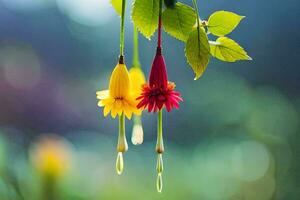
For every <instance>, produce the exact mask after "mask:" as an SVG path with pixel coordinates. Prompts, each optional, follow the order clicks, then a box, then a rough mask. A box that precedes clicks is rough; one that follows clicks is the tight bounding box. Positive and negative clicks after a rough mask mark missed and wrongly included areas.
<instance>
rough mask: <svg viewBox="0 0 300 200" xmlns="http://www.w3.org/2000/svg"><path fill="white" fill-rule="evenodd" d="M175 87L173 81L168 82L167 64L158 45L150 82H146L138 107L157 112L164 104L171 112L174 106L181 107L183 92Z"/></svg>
mask: <svg viewBox="0 0 300 200" xmlns="http://www.w3.org/2000/svg"><path fill="white" fill-rule="evenodd" d="M174 89H175V84H174V83H173V82H168V75H167V70H166V64H165V60H164V57H163V55H162V54H161V48H160V47H158V48H157V51H156V55H155V58H154V61H153V64H152V68H151V73H150V78H149V84H144V85H143V88H142V93H141V95H140V96H139V97H138V98H137V100H139V104H138V105H137V107H138V108H144V109H145V108H148V112H157V111H158V110H161V109H162V108H163V107H164V106H165V107H166V109H167V111H168V112H170V111H171V110H172V109H173V108H179V102H180V101H183V100H182V98H181V94H180V93H179V92H177V91H175V90H174Z"/></svg>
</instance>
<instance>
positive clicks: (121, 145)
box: [117, 113, 128, 152]
mask: <svg viewBox="0 0 300 200" xmlns="http://www.w3.org/2000/svg"><path fill="white" fill-rule="evenodd" d="M127 149H128V145H127V140H126V133H125V115H124V113H122V114H121V115H120V117H119V138H118V146H117V151H118V152H125V151H127Z"/></svg>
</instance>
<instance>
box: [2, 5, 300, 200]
mask: <svg viewBox="0 0 300 200" xmlns="http://www.w3.org/2000/svg"><path fill="white" fill-rule="evenodd" d="M183 2H186V3H187V4H189V5H191V1H183ZM128 3H130V2H128ZM198 4H199V9H200V15H201V17H202V18H204V19H205V18H207V17H208V16H209V15H210V14H211V13H212V12H213V11H216V10H228V11H233V12H236V13H238V14H241V15H245V16H247V17H246V18H245V19H244V20H243V21H242V23H241V24H240V26H239V27H238V28H237V29H236V30H235V31H234V33H232V34H231V35H230V37H232V38H234V39H235V40H236V41H237V42H239V43H240V44H241V45H242V46H243V47H244V48H245V49H246V50H247V51H248V53H249V55H250V56H251V57H252V58H253V61H251V62H237V63H222V62H220V61H217V60H212V61H211V63H210V64H209V66H208V68H207V70H206V72H205V74H204V75H203V77H201V78H200V79H199V80H197V81H194V80H193V76H194V75H193V72H192V70H191V68H190V67H189V66H188V64H187V63H186V61H185V58H184V51H183V49H184V44H183V43H181V42H180V41H177V40H175V39H173V38H171V37H170V36H168V35H167V34H163V39H164V42H163V46H164V49H163V51H164V54H165V58H166V63H167V67H168V72H169V79H170V80H171V81H174V82H176V85H177V89H178V90H179V91H180V92H181V93H182V96H183V98H184V102H183V103H182V104H181V108H180V110H175V111H172V112H171V113H167V112H164V141H165V148H166V149H165V154H164V173H163V192H162V193H161V194H158V193H157V192H156V186H155V181H156V171H155V165H156V154H155V140H156V116H155V115H152V114H148V113H147V112H144V114H143V125H144V133H145V138H144V143H143V145H141V146H134V145H132V144H131V143H129V151H128V152H126V154H125V155H124V161H125V169H124V173H123V174H122V176H118V175H117V174H116V172H115V159H116V150H115V147H116V143H117V132H118V127H117V125H118V122H117V120H112V119H111V118H110V117H108V118H104V117H103V116H102V110H101V109H99V108H98V107H97V100H96V98H95V92H96V91H97V90H101V89H106V88H107V87H108V79H109V75H110V73H111V70H112V69H113V67H114V66H115V64H116V62H117V58H118V50H119V48H118V47H119V46H118V45H119V44H118V43H119V36H118V35H119V17H118V16H117V14H116V13H114V11H113V9H112V8H111V6H110V5H109V2H108V0H86V1H83V0H76V1H70V0H56V1H55V0H23V1H22V0H0V135H1V137H0V199H1V200H19V199H26V200H35V199H36V200H41V199H43V200H44V199H45V200H47V199H51V198H52V200H53V197H51V195H50V194H49V195H47V191H46V190H45V188H44V187H45V185H44V183H45V182H44V180H43V177H41V175H40V173H38V171H37V170H36V169H35V167H34V166H33V165H32V162H30V149H31V147H32V145H34V144H36V143H37V141H38V137H39V136H41V135H47V134H52V135H53V134H54V135H58V136H59V137H60V138H61V140H62V141H64V144H65V145H66V148H68V151H69V152H70V160H69V164H70V168H69V169H68V170H66V172H65V173H63V174H62V175H61V176H59V177H58V178H57V180H56V182H55V184H54V185H55V195H56V196H55V197H54V199H55V200H60V199H62V200H96V199H101V200H102V199H109V200H110V199H118V200H119V199H121V200H125V199H128V200H135V199H138V200H140V199H141V200H144V199H145V200H148V199H149V200H152V199H170V200H176V199H179V200H185V199H193V200H194V199H195V200H200V199H203V200H297V199H299V197H300V190H299V187H300V184H299V180H300V170H299V168H300V161H299V153H300V152H299V150H300V148H299V144H298V143H299V142H300V136H299V132H300V127H299V114H300V95H299V88H300V68H299V64H300V63H299V59H298V57H299V55H300V51H299V49H300V48H299V47H300V46H299V45H300V43H299V41H300V34H299V27H300V26H299V25H300V24H299V20H298V19H299V17H300V14H299V12H298V8H299V6H300V3H299V1H296V0H288V1H284V2H283V1H280V0H272V1H260V0H251V1H250V0H245V1H234V0H226V1H217V0H212V1H207V2H206V1H198ZM127 13H129V10H128V12H127ZM125 34H126V38H125V52H126V53H125V56H126V57H125V59H126V63H127V65H128V67H129V66H130V65H131V57H132V46H133V45H132V23H131V22H130V16H129V15H127V17H126V33H125ZM155 41H156V37H155V36H154V38H153V39H152V40H151V41H148V40H146V39H145V38H143V37H142V36H141V37H140V58H141V65H142V68H143V70H144V71H145V73H146V74H148V72H149V70H150V66H151V62H152V59H153V56H154V52H155V45H156V44H155ZM131 129H132V123H131V122H129V121H127V124H126V130H127V138H128V142H130V134H131ZM48 192H49V191H48ZM45 193H46V195H45Z"/></svg>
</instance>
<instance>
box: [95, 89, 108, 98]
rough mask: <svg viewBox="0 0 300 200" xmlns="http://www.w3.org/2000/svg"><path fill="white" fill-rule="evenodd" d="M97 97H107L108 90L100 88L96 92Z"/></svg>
mask: <svg viewBox="0 0 300 200" xmlns="http://www.w3.org/2000/svg"><path fill="white" fill-rule="evenodd" d="M96 95H97V99H106V98H108V97H109V91H108V90H102V91H98V92H96Z"/></svg>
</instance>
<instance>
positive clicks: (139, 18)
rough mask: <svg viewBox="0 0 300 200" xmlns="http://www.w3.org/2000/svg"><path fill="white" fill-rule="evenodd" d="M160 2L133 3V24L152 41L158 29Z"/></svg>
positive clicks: (140, 1) (151, 0)
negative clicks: (151, 38)
mask: <svg viewBox="0 0 300 200" xmlns="http://www.w3.org/2000/svg"><path fill="white" fill-rule="evenodd" d="M158 2H159V1H158V0H135V1H134V3H133V10H132V20H133V23H134V25H135V26H136V27H137V29H138V30H139V31H140V32H141V33H142V34H143V35H144V36H145V37H146V38H148V39H150V37H151V36H152V35H153V34H154V33H155V31H156V29H157V23H158V9H159V5H158Z"/></svg>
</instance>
